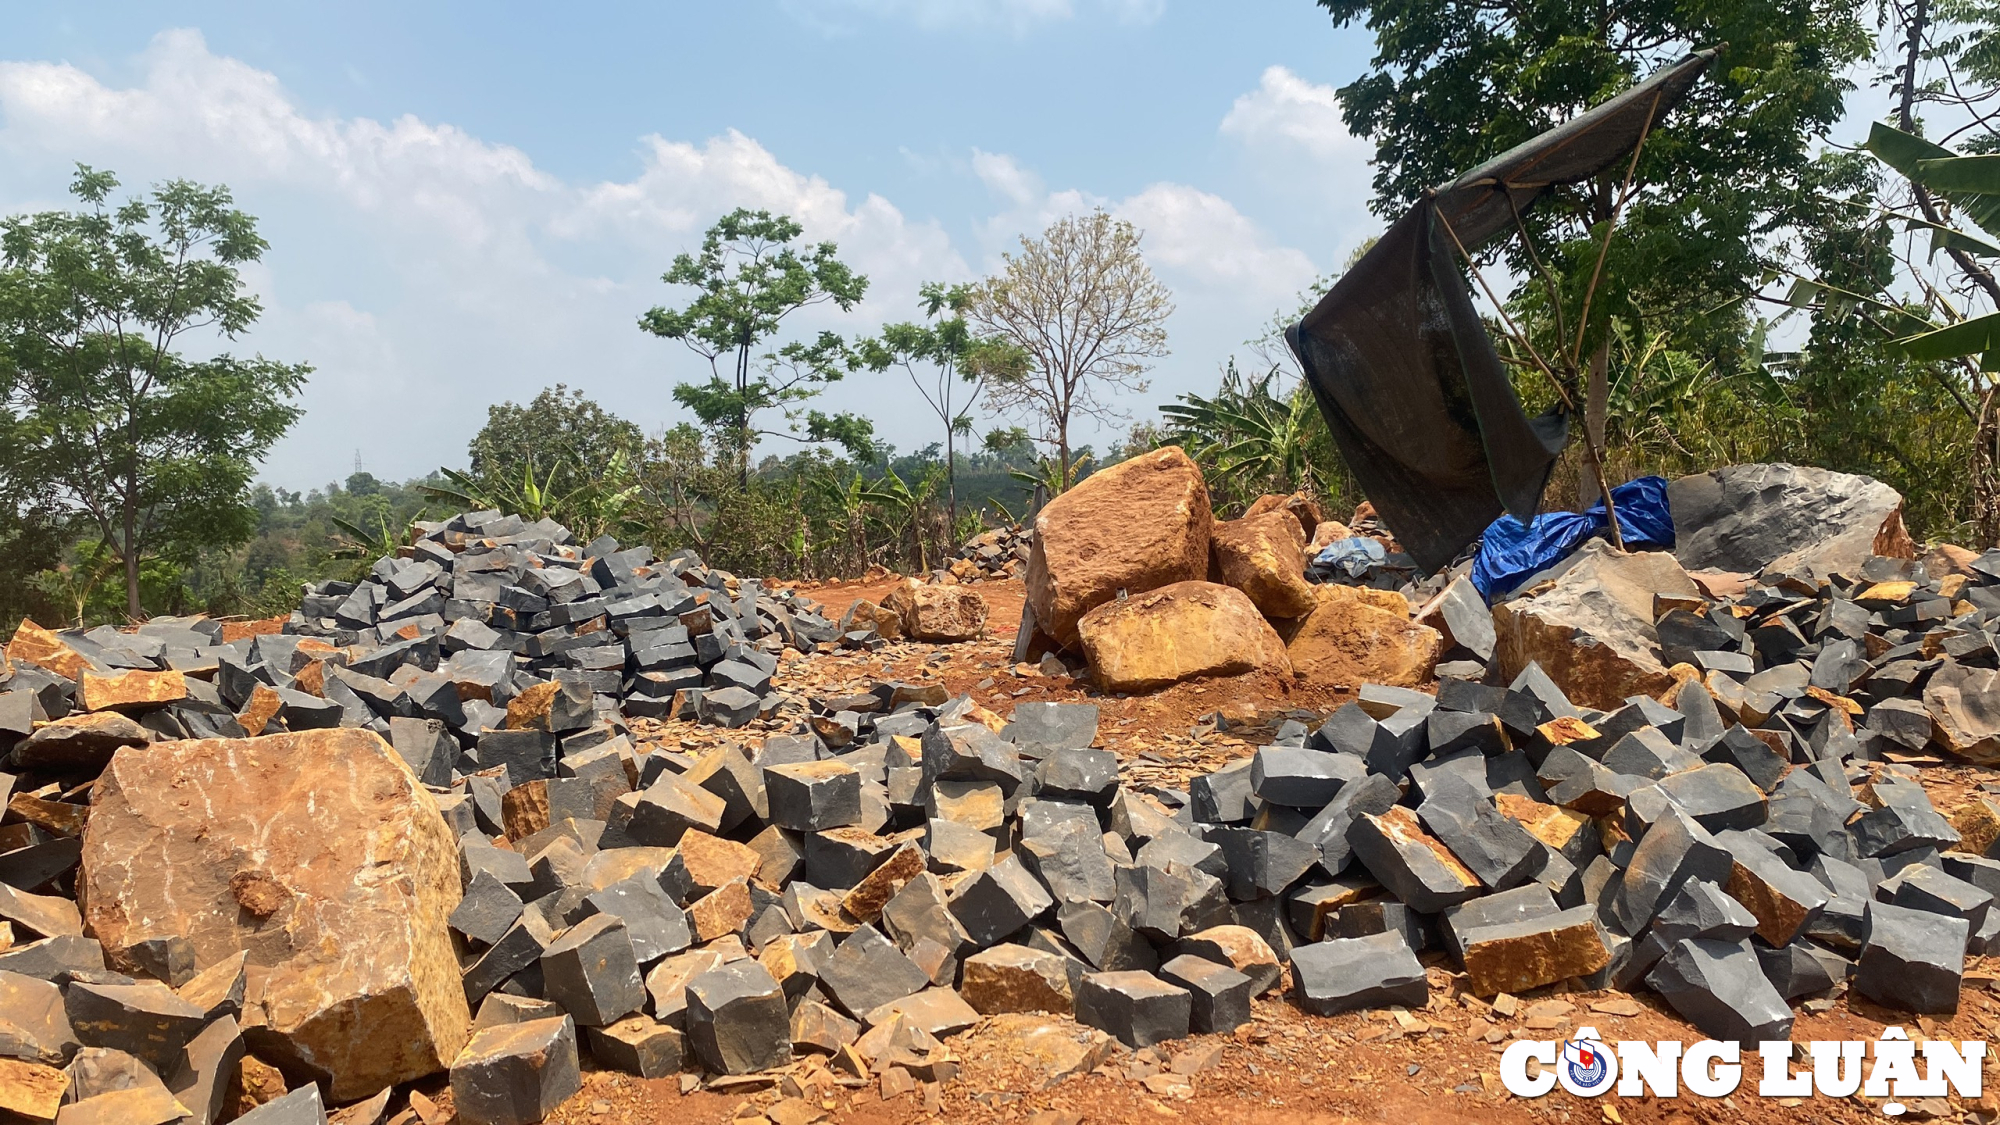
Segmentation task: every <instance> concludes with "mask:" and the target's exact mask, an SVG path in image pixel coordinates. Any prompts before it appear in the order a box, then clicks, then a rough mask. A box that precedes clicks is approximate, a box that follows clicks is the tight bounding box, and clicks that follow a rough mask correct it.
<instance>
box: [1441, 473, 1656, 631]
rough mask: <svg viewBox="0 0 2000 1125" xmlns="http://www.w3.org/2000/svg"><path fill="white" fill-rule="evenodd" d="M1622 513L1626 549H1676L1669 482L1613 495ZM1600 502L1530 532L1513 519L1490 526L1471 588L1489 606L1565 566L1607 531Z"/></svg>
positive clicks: (1547, 518) (1638, 484)
mask: <svg viewBox="0 0 2000 1125" xmlns="http://www.w3.org/2000/svg"><path fill="white" fill-rule="evenodd" d="M1611 499H1612V501H1613V502H1614V503H1615V504H1616V505H1617V507H1618V530H1619V532H1620V533H1621V534H1623V535H1624V537H1625V545H1626V546H1627V547H1672V546H1673V545H1674V516H1673V513H1672V512H1671V511H1669V510H1668V508H1667V482H1666V481H1665V480H1664V479H1663V478H1661V477H1640V478H1639V479H1638V480H1635V481H1630V482H1628V483H1625V484H1621V485H1619V486H1618V487H1617V488H1614V489H1612V490H1611ZM1610 527H1611V521H1610V520H1609V519H1607V518H1606V517H1605V514H1604V505H1603V503H1602V502H1599V503H1598V504H1595V505H1593V506H1592V507H1591V509H1590V510H1589V511H1587V512H1544V513H1543V514H1541V515H1539V516H1536V517H1535V519H1534V522H1533V523H1531V524H1529V525H1528V526H1526V527H1523V526H1521V523H1520V521H1518V520H1516V519H1515V518H1514V517H1513V516H1501V517H1500V518H1499V519H1497V520H1494V521H1493V522H1492V523H1491V524H1489V525H1487V528H1486V535H1485V537H1484V538H1483V539H1482V540H1481V541H1480V544H1479V557H1478V558H1477V559H1475V560H1474V561H1473V564H1472V585H1473V586H1474V587H1475V588H1476V589H1478V591H1479V593H1480V595H1481V596H1482V597H1484V598H1485V599H1486V600H1487V601H1488V602H1489V603H1490V602H1491V601H1492V600H1493V598H1494V596H1495V595H1496V594H1504V593H1506V592H1508V591H1509V590H1512V589H1513V588H1514V587H1516V586H1518V585H1520V584H1521V583H1522V582H1523V581H1524V580H1526V579H1527V578H1528V577H1529V576H1530V575H1532V574H1535V573H1537V572H1538V571H1542V570H1545V569H1547V568H1548V567H1550V566H1551V565H1553V564H1555V563H1557V562H1560V561H1562V560H1563V559H1565V558H1567V557H1568V556H1569V553H1570V552H1571V551H1574V550H1576V549H1577V548H1578V547H1580V546H1582V545H1583V543H1584V541H1585V540H1587V539H1589V538H1591V537H1592V536H1595V535H1598V534H1601V533H1603V532H1605V531H1608V530H1609V529H1610Z"/></svg>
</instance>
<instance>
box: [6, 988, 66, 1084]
mask: <svg viewBox="0 0 2000 1125" xmlns="http://www.w3.org/2000/svg"><path fill="white" fill-rule="evenodd" d="M78 1046H79V1042H78V1040H77V1037H76V1033H75V1031H73V1030H72V1029H71V1028H70V1023H69V1012H68V1010H67V1009H66V1008H65V1007H64V1004H63V994H62V990H61V989H60V988H58V987H56V986H55V985H53V984H51V983H49V982H48V981H44V980H37V979H35V978H33V977H28V976H23V975H21V974H19V973H10V972H4V971H0V1057H5V1058H12V1059H21V1060H23V1061H26V1062H33V1063H42V1064H45V1065H48V1066H61V1065H62V1064H63V1063H65V1062H68V1061H69V1058H70V1056H71V1055H73V1054H75V1053H76V1049H77V1047H78Z"/></svg>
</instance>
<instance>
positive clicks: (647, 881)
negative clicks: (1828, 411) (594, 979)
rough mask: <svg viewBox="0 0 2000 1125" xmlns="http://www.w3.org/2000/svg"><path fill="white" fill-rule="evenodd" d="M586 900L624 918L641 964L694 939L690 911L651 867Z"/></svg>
mask: <svg viewBox="0 0 2000 1125" xmlns="http://www.w3.org/2000/svg"><path fill="white" fill-rule="evenodd" d="M583 903H584V905H583V909H587V910H590V911H593V912H595V913H598V914H608V915H611V916H613V917H616V918H619V919H621V920H623V921H624V923H625V933H626V936H627V937H629V938H630V939H631V942H632V955H633V957H635V958H637V960H638V963H639V964H640V965H650V964H652V963H653V962H655V961H658V960H659V959H660V958H662V957H665V956H666V955H667V954H669V953H679V952H680V951H681V950H683V949H686V948H687V947H688V946H689V945H690V944H692V943H693V941H694V933H693V931H692V930H691V929H690V927H689V925H688V917H687V912H686V911H684V910H682V909H681V908H680V907H678V906H676V905H674V900H673V899H672V898H670V897H668V895H667V892H666V890H665V889H663V888H662V887H661V886H660V881H659V879H658V878H656V877H654V876H653V875H652V874H651V873H650V872H649V871H647V870H643V869H642V870H641V871H639V872H638V873H637V874H634V875H632V876H630V877H629V878H625V879H621V880H619V881H618V882H616V883H613V884H611V885H610V886H608V887H605V888H604V889H603V890H601V891H593V892H592V893H590V894H589V895H586V896H585V897H584V900H583ZM586 1026H588V1024H586Z"/></svg>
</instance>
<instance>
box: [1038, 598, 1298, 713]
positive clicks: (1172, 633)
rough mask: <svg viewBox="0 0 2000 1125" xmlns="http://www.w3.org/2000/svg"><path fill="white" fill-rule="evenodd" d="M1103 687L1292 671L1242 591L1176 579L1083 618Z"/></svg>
mask: <svg viewBox="0 0 2000 1125" xmlns="http://www.w3.org/2000/svg"><path fill="white" fill-rule="evenodd" d="M1077 629H1078V632H1079V634H1080V636H1081V638H1082V643H1083V651H1084V654H1085V656H1087V657H1088V658H1089V660H1090V667H1091V669H1092V670H1093V671H1095V672H1096V674H1097V682H1098V685H1099V686H1101V687H1102V688H1103V689H1104V690H1105V691H1151V690H1153V689H1155V688H1162V687H1166V686H1167V685H1169V684H1177V683H1179V682H1181V681H1182V680H1192V679H1196V678H1198V677H1202V676H1236V675H1241V674H1243V673H1245V672H1256V671H1272V672H1289V671H1291V667H1292V666H1291V661H1290V660H1289V659H1288V658H1287V657H1286V656H1285V646H1284V643H1283V642H1282V641H1280V640H1279V639H1278V634H1277V632H1276V631H1275V630H1273V629H1272V628H1271V624H1270V622H1268V621H1265V620H1264V615H1263V614H1260V613H1258V612H1257V607H1256V606H1255V605H1252V604H1251V602H1250V598H1249V597H1248V596H1247V595H1245V594H1244V593H1243V591H1241V590H1238V589H1235V588H1233V587H1230V586H1218V585H1216V584H1215V583H1212V582H1177V583H1175V584H1174V585H1171V586H1165V587H1162V588H1160V589H1157V590H1153V591H1151V592H1150V593H1146V594H1134V595H1132V596H1131V597H1129V598H1125V599H1124V600H1122V601H1111V602H1107V603H1105V604H1104V605H1101V606H1099V607H1097V608H1096V609H1093V610H1091V611H1090V612H1089V613H1088V614H1086V615H1085V616H1084V617H1083V619H1082V620H1081V621H1079V622H1078V623H1077Z"/></svg>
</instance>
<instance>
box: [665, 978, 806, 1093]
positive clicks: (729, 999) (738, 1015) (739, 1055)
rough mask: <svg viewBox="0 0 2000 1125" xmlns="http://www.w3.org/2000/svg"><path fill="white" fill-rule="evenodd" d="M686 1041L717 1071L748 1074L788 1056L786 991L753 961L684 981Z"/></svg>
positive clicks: (789, 1048) (698, 1055) (701, 1058)
mask: <svg viewBox="0 0 2000 1125" xmlns="http://www.w3.org/2000/svg"><path fill="white" fill-rule="evenodd" d="M687 1025H688V1026H687V1031H688V1045H689V1046H690V1047H691V1048H693V1050H694V1054H695V1057H696V1058H697V1059H699V1060H700V1061H701V1064H702V1065H703V1066H705V1067H707V1068H708V1069H709V1070H711V1071H714V1072H715V1073H717V1074H750V1073H753V1072H755V1071H759V1070H769V1069H772V1068H773V1067H779V1066H783V1065H785V1064H786V1063H788V1062H790V1061H791V1058H792V1038H791V1013H790V1012H789V1011H787V1010H786V1008H785V994H784V992H783V990H781V989H780V988H779V987H778V982H777V981H775V980H772V979H771V974H770V973H768V972H766V971H765V970H764V967H763V966H762V965H759V964H758V963H757V962H755V961H733V962H730V963H728V964H725V965H721V966H718V967H717V968H714V969H710V970H708V971H707V972H704V973H700V974H698V975H696V976H694V977H693V978H691V979H690V980H689V981H688V982H687Z"/></svg>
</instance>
